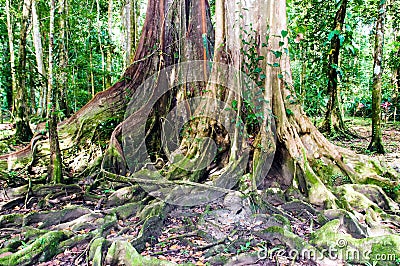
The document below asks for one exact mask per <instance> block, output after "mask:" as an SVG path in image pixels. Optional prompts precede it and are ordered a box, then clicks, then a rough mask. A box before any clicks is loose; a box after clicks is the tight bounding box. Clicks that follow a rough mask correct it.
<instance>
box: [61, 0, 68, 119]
mask: <svg viewBox="0 0 400 266" xmlns="http://www.w3.org/2000/svg"><path fill="white" fill-rule="evenodd" d="M67 1H68V0H59V1H58V15H59V27H60V30H59V36H58V37H59V43H60V44H59V49H60V51H59V60H60V62H59V73H60V74H59V77H58V93H59V95H60V97H59V101H58V104H59V109H60V111H61V112H63V113H64V115H65V116H66V117H69V116H70V110H69V107H68V101H67V92H68V82H67V79H68V77H67V71H68V44H67V40H68V39H67V34H66V33H67V23H68V20H67V18H68V17H67V13H68V11H67V6H68V2H67Z"/></svg>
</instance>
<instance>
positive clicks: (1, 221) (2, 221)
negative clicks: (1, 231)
mask: <svg viewBox="0 0 400 266" xmlns="http://www.w3.org/2000/svg"><path fill="white" fill-rule="evenodd" d="M23 217H24V216H23V215H22V214H19V213H13V214H6V215H1V216H0V226H1V227H6V225H18V224H21V223H22V220H23Z"/></svg>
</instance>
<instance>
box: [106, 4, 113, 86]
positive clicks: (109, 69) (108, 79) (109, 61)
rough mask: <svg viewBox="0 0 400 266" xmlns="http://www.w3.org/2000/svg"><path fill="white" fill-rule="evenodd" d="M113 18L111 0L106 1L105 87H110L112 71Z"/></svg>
mask: <svg viewBox="0 0 400 266" xmlns="http://www.w3.org/2000/svg"><path fill="white" fill-rule="evenodd" d="M112 18H113V0H109V1H108V20H107V33H108V47H107V55H106V70H107V74H106V88H109V87H111V73H112V53H113V50H114V49H113V48H114V47H113V39H112V22H113V20H112Z"/></svg>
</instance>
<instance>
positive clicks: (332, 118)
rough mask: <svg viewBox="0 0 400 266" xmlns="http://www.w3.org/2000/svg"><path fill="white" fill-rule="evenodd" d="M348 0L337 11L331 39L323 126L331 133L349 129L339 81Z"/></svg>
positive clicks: (323, 128) (322, 128) (343, 131)
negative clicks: (333, 33) (326, 101)
mask: <svg viewBox="0 0 400 266" xmlns="http://www.w3.org/2000/svg"><path fill="white" fill-rule="evenodd" d="M347 2H348V1H347V0H342V3H341V5H340V8H339V10H338V11H337V12H336V16H335V22H334V31H337V33H335V35H334V37H333V38H332V40H331V52H330V54H329V66H328V67H329V75H328V76H329V82H328V89H327V90H328V95H329V101H328V105H327V110H326V113H325V120H324V122H323V125H322V127H321V131H323V132H327V133H329V134H330V135H332V134H334V133H342V134H345V133H346V132H347V131H348V130H347V128H346V125H345V123H344V119H343V111H342V108H341V104H342V101H341V96H340V88H339V87H338V81H339V73H338V70H339V68H340V66H339V56H340V46H341V42H342V41H341V40H340V39H341V38H340V36H342V35H341V34H342V28H343V24H344V20H345V17H346V9H347Z"/></svg>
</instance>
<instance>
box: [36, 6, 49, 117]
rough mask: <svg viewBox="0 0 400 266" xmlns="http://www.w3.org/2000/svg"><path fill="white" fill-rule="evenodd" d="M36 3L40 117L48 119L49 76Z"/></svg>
mask: <svg viewBox="0 0 400 266" xmlns="http://www.w3.org/2000/svg"><path fill="white" fill-rule="evenodd" d="M36 1H37V0H33V1H32V38H33V45H34V47H35V56H36V64H37V71H38V73H39V75H40V81H41V86H40V95H41V97H40V104H39V106H40V111H39V112H40V115H41V116H42V117H46V112H47V103H46V97H44V96H45V95H47V86H46V82H45V81H47V76H46V69H45V66H44V63H43V62H44V60H43V46H42V37H41V35H40V24H39V17H38V13H37V10H36Z"/></svg>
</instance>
